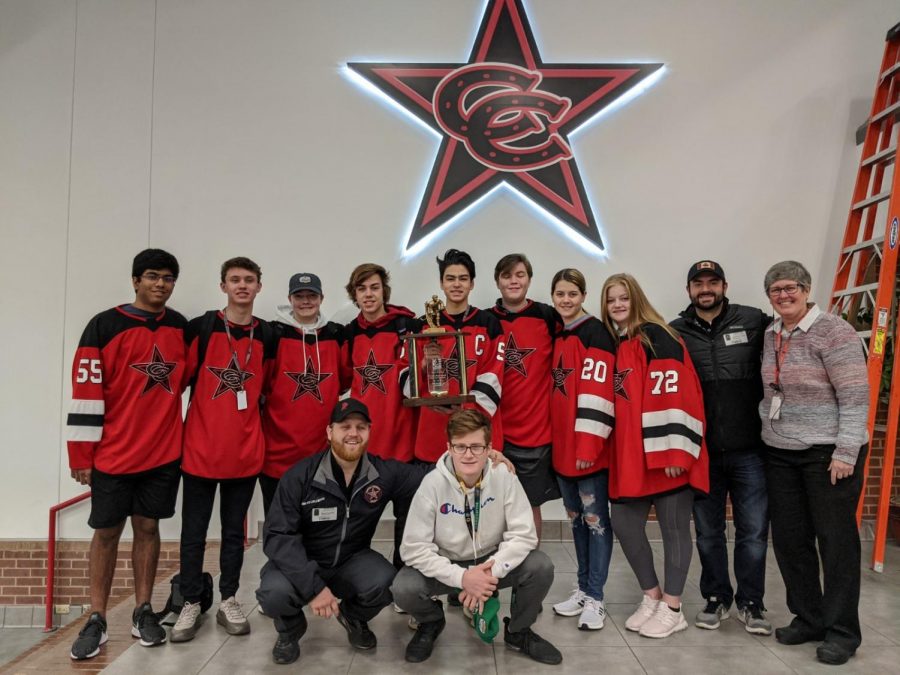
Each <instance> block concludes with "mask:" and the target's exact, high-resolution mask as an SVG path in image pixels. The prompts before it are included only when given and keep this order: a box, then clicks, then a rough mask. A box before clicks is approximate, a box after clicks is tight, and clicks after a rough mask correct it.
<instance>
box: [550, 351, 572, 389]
mask: <svg viewBox="0 0 900 675" xmlns="http://www.w3.org/2000/svg"><path fill="white" fill-rule="evenodd" d="M573 372H575V369H574V368H564V367H563V357H562V354H560V355H559V362H557V364H556V368H551V369H550V375H551V376H552V377H553V389H554V390H559V393H560V394H562V395H563V396H568V395H569V392H567V391H566V379H567V378H568V377H569V375H571V374H572V373H573Z"/></svg>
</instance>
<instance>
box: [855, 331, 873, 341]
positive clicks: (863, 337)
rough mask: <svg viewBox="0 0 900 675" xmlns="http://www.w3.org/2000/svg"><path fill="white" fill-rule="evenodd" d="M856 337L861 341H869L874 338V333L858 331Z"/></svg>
mask: <svg viewBox="0 0 900 675" xmlns="http://www.w3.org/2000/svg"><path fill="white" fill-rule="evenodd" d="M856 335H857V336H858V337H859V339H861V340H868V339H869V338H870V337H872V331H871V329H870V330H858V331H856Z"/></svg>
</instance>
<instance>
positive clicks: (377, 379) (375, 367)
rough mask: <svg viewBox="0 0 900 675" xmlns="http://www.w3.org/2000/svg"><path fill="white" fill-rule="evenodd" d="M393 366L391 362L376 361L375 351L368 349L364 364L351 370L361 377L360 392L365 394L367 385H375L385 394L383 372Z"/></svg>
mask: <svg viewBox="0 0 900 675" xmlns="http://www.w3.org/2000/svg"><path fill="white" fill-rule="evenodd" d="M393 367H394V364H393V363H386V364H379V363H376V362H375V352H374V351H373V350H371V349H370V350H369V356H368V357H366V363H365V365H362V366H356V367H354V368H353V370H355V371H356V372H357V373H359V376H360V377H361V378H362V391H361V392H360V393H361V394H365V393H366V391H368V389H369V387H375V388H376V389H377V390H378V391H380V392H381V393H382V394H387V389H386V388H385V386H384V379H383V377H384V374H385V373H386V372H387V371H389V370H390V369H391V368H393Z"/></svg>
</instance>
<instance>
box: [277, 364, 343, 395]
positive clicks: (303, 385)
mask: <svg viewBox="0 0 900 675" xmlns="http://www.w3.org/2000/svg"><path fill="white" fill-rule="evenodd" d="M284 374H285V375H287V376H288V377H289V378H291V379H292V380H293V381H294V382H296V383H297V389H296V391H294V396H293V397H292V398H291V401H296V400H297V399H298V398H300V397H301V396H303V395H304V394H309V395H310V396H312V397H313V398H314V399H316V400H317V401H318V402H319V403H321V402H322V392H321V391H320V390H319V385H320V384H321V383H322V382H323V381H324V380H327V379H328V378H329V377H331V376H332V375H334V373H317V372H316V368H315V366H314V365H313V361H312V357H311V356H310V357H307V358H306V369H305V370H304V371H303V372H302V373H295V372H291V371H288V370H285V371H284Z"/></svg>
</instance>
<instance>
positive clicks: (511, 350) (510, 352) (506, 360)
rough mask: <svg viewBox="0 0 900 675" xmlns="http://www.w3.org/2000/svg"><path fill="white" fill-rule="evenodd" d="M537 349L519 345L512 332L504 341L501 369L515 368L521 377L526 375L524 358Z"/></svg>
mask: <svg viewBox="0 0 900 675" xmlns="http://www.w3.org/2000/svg"><path fill="white" fill-rule="evenodd" d="M534 351H537V349H536V348H535V347H521V348H520V347H519V346H518V345H517V344H516V338H515V337H514V336H513V334H512V333H510V334H509V339H507V341H506V351H505V352H504V357H503V370H504V371H507V370H515V371H516V372H517V373H519V374H520V375H521V376H522V377H528V371H527V370H526V369H525V359H526V358H528V357H529V356H531V352H534Z"/></svg>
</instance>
